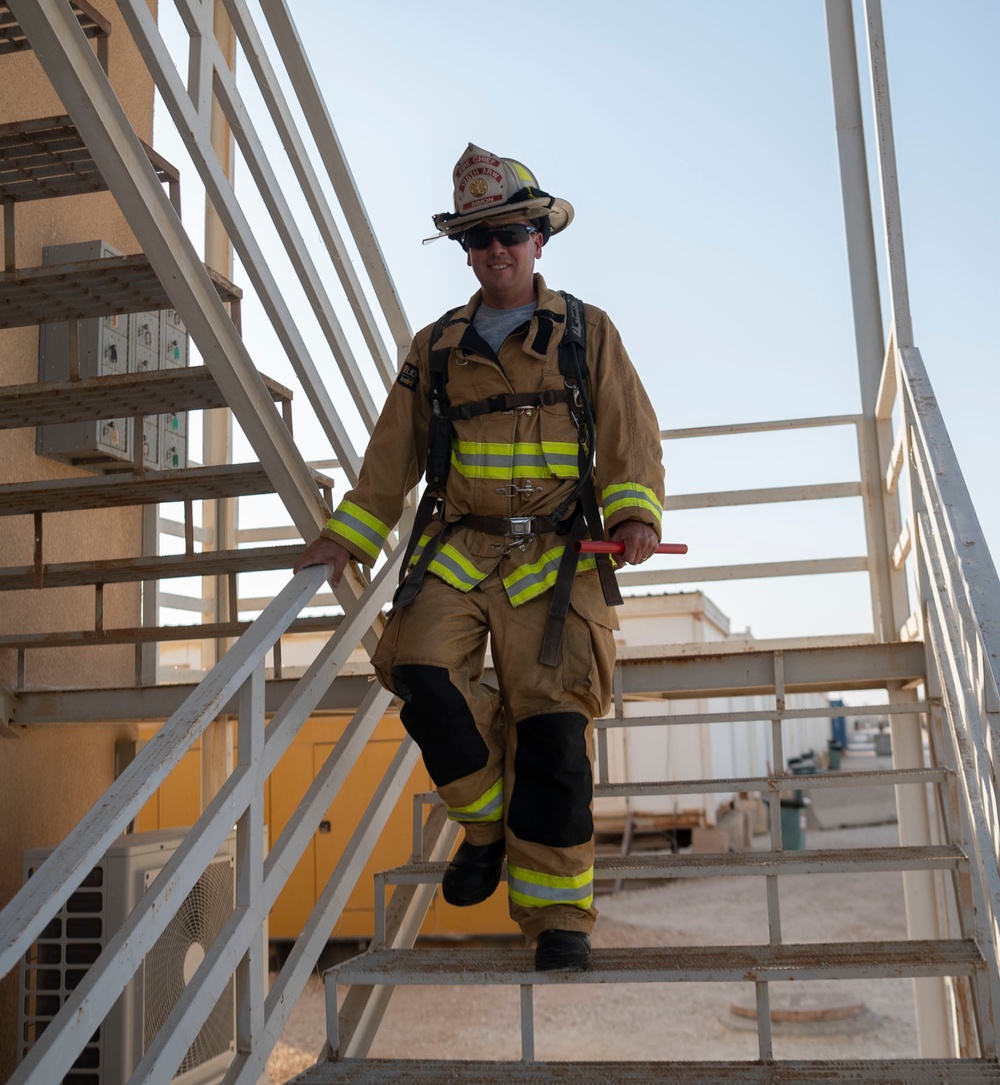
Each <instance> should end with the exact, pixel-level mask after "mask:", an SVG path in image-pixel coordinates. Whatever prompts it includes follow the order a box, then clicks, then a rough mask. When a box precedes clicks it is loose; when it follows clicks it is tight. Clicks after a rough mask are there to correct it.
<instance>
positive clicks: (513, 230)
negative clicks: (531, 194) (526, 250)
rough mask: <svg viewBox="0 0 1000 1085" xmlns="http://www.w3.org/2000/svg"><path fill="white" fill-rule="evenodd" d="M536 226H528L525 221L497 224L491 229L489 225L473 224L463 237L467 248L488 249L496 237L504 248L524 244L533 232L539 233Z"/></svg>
mask: <svg viewBox="0 0 1000 1085" xmlns="http://www.w3.org/2000/svg"><path fill="white" fill-rule="evenodd" d="M537 233H538V228H537V227H536V226H528V225H525V224H524V223H520V222H515V223H513V224H512V225H510V226H497V227H496V228H495V229H490V228H489V227H488V226H473V228H472V229H471V230H466V231H465V236H464V238H463V241H464V244H465V248H466V249H488V248H489V247H490V245H492V244H493V239H494V238H496V239H497V241H499V242H500V244H501V245H503V246H504V248H510V246H511V245H523V244H524V242H525V241H527V240H528V238H529V237H531V235H532V234H537Z"/></svg>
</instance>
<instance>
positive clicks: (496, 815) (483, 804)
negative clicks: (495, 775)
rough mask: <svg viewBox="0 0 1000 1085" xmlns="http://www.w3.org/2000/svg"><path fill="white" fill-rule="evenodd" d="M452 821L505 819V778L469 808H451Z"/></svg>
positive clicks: (449, 808)
mask: <svg viewBox="0 0 1000 1085" xmlns="http://www.w3.org/2000/svg"><path fill="white" fill-rule="evenodd" d="M448 817H450V818H451V820H452V821H476V822H483V821H500V819H501V818H502V817H503V777H502V776H501V777H500V779H499V780H497V782H496V783H495V784H494V785H493V786H492V787H490V788H488V789H487V790H486V791H484V792H483V794H482V795H480V796H479V798H478V799H476V801H475V802H471V803H469V805H468V806H449V807H448Z"/></svg>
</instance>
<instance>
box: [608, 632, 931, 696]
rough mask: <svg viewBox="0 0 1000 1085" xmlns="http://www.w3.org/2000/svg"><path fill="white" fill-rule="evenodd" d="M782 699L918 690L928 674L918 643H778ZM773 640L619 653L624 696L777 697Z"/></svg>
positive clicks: (663, 647) (654, 647)
mask: <svg viewBox="0 0 1000 1085" xmlns="http://www.w3.org/2000/svg"><path fill="white" fill-rule="evenodd" d="M779 643H780V644H781V645H782V647H781V653H782V667H783V670H784V680H785V681H784V684H785V693H786V694H788V693H828V692H830V691H832V690H856V689H885V688H886V683H895V682H899V683H901V685H902V687H903V688H907V689H910V688H914V687H915V686H916V685H917V684H918V683H920V682H921V681H923V679H924V677H925V673H926V669H927V661H926V658H925V656H924V646H923V644H922V643H921V642H920V641H907V642H905V643H897V642H892V643H886V644H875V643H870V642H864V643H851V644H840V643H831V642H830V638H826V639H825V642H820V643H815V644H809V645H804V646H803V645H802V642H799V645H800V646H795V645H793V644H791V643H788V642H779ZM774 652H775V644H774V642H770V643H769V642H766V641H765V642H758V643H757V645H756V646H754V647H753V648H750V647H746V648H743V647H742V646H741V645H739V644H737V645H734V646H730V645H728V644H727V642H726V641H719V642H717V643H712V644H706V643H698V644H686V645H683V646H679V647H677V648H674V649H671V648H670V647H665V646H663V645H644V646H642V647H637V648H625V649H622V650H621V651H620V652H619V655H618V661H619V664H620V665H621V668H620V669H621V679H622V694H623V695H624V696H625V697H626V698H627V697H629V696H631V695H634V694H646V693H655V694H657V696H662V695H663V694H664V691H668V692H667V693H666V696H667V697H669V698H670V699H671V700H687V699H689V698H691V699H694V698H699V697H745V696H750V695H756V694H762V695H764V696H767V695H773V694H774V658H775V657H774Z"/></svg>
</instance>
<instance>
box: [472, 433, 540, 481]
mask: <svg viewBox="0 0 1000 1085" xmlns="http://www.w3.org/2000/svg"><path fill="white" fill-rule="evenodd" d="M451 462H452V466H453V467H454V468H455V470H456V471H458V473H459V474H460V475H463V476H464V477H465V478H548V477H549V476H550V475H551V473H552V472H551V471H549V469H548V464H547V463H546V462H545V456H544V455H543V454H542V446H541V445H537V444H525V443H519V444H513V445H511V444H501V443H496V442H481V441H455V442H453V444H452V448H451Z"/></svg>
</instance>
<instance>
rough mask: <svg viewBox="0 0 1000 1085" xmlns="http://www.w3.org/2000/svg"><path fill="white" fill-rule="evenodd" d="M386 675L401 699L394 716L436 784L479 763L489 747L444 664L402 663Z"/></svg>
mask: <svg viewBox="0 0 1000 1085" xmlns="http://www.w3.org/2000/svg"><path fill="white" fill-rule="evenodd" d="M392 680H393V685H394V686H395V688H396V692H397V693H398V694H399V696H400V697H402V698H403V702H404V703H403V707H402V710H401V711H400V713H399V718H400V719H401V720H402V721H403V726H404V727H405V728H406V730H407V733H408V734H409V735H410V737H411V738H412V739H413V741H414V742H416V744H417V745H418V746H419V747H420V752H421V753H422V754H423V755H424V764H425V765H426V766H427V771H428V772H429V773H430V776H431V779H432V780H433V781H434V784H435V786H436V787H443V786H444V785H445V784H450V783H451V782H452V781H453V780H460V779H461V778H462V777H463V776H468V775H469V774H470V773H472V772H476V771H477V770H478V769H481V768H483V766H484V765H485V764H486V762H487V761H488V760H489V756H490V751H489V750H488V749H487V747H486V743H485V742H484V741H483V736H482V735H481V734H480V733H479V731H478V730H477V729H476V721H475V719H473V716H472V711H471V709H470V708H469V706H468V704H467V703H466V700H465V698H464V697H463V696H462V694H461V693H459V691H458V690H457V689H456V688H455V686H454V684H453V683H452V681H451V678H450V677H449V676H448V671H447V669H446V668H444V667H430V666H427V665H426V664H423V663H405V664H401V665H400V666H398V667H393V668H392Z"/></svg>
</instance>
